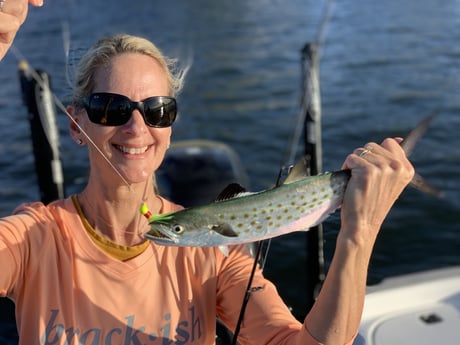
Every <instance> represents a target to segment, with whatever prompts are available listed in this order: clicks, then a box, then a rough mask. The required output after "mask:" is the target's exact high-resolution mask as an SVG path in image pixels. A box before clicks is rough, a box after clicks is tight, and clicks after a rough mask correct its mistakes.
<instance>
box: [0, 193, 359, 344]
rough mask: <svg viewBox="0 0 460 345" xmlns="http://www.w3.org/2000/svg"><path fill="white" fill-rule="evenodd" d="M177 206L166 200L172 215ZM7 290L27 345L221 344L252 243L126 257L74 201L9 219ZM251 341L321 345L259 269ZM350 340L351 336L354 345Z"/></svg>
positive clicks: (246, 331)
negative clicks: (98, 235) (98, 240)
mask: <svg viewBox="0 0 460 345" xmlns="http://www.w3.org/2000/svg"><path fill="white" fill-rule="evenodd" d="M177 208H178V206H176V205H174V204H172V203H170V202H167V201H165V203H164V208H163V211H164V212H170V211H173V210H176V209H177ZM0 262H1V267H2V268H1V271H0V296H7V297H9V298H10V299H12V300H13V301H14V302H15V304H16V320H17V327H18V332H19V336H20V344H21V345H24V344H27V345H34V344H47V345H48V344H49V345H54V344H79V345H110V344H117V345H119V344H123V345H131V344H133V345H136V344H152V345H155V344H161V345H166V344H168V345H170V344H177V345H179V344H182V345H188V344H200V345H204V344H214V343H215V327H216V315H218V316H219V318H220V319H221V320H222V321H223V322H224V323H225V324H226V325H227V326H228V327H229V328H230V329H234V327H235V324H236V320H237V318H238V315H239V311H240V308H241V303H242V300H243V295H244V291H245V289H246V286H247V283H248V278H249V275H250V271H251V268H252V264H253V259H252V258H251V256H250V255H249V254H248V252H247V250H246V247H244V246H235V247H232V248H231V250H230V253H229V255H228V256H227V257H226V256H224V255H223V254H222V253H221V252H220V251H219V249H217V248H200V247H197V248H189V247H164V246H159V245H156V244H154V243H152V244H151V245H150V246H149V247H148V248H147V249H146V250H145V251H144V252H142V253H141V254H140V255H138V256H136V257H134V258H132V259H130V260H127V261H120V260H117V259H115V258H113V257H111V256H109V255H107V254H106V253H105V252H103V251H102V250H101V249H99V248H98V247H97V246H96V245H95V244H94V242H93V241H92V239H91V238H90V237H89V235H88V233H87V232H86V230H85V228H84V226H83V224H82V221H81V219H80V217H79V215H78V213H77V211H76V209H75V207H74V205H73V203H72V200H71V199H70V198H68V199H64V200H59V201H56V202H54V203H51V204H49V205H47V206H45V205H43V204H42V203H32V204H25V205H22V206H21V207H19V208H18V209H17V210H16V211H15V214H14V215H12V216H9V217H5V218H3V219H1V220H0ZM253 286H257V287H261V289H258V291H256V292H253V293H252V295H251V297H250V301H249V304H248V308H247V310H246V314H245V318H244V322H243V325H242V328H241V332H240V338H239V342H240V343H242V344H257V345H261V344H307V345H310V344H311V345H313V344H315V345H318V344H320V343H318V342H317V341H316V340H315V339H313V337H312V336H311V335H310V334H309V332H308V331H307V328H306V327H305V326H304V325H302V323H300V322H298V321H297V320H296V319H295V318H294V317H293V316H292V315H291V313H290V312H289V310H288V308H287V307H286V306H285V304H284V303H283V301H282V300H281V298H280V297H279V295H278V293H277V291H276V289H275V287H274V285H273V284H272V283H271V282H269V281H268V280H266V279H265V278H264V277H263V275H262V273H261V272H260V271H257V273H256V276H255V279H254V283H253ZM350 344H351V343H350Z"/></svg>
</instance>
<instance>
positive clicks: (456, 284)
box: [354, 267, 460, 345]
mask: <svg viewBox="0 0 460 345" xmlns="http://www.w3.org/2000/svg"><path fill="white" fill-rule="evenodd" d="M399 344H404V345H434V344H442V345H458V344H460V267H451V268H443V269H436V270H432V271H427V272H421V273H414V274H407V275H403V276H399V277H393V278H388V279H385V280H384V281H383V282H382V283H380V284H378V285H375V286H371V287H369V288H368V291H367V295H366V300H365V304H364V312H363V317H362V321H361V326H360V328H359V335H358V337H357V338H356V340H355V342H354V345H399Z"/></svg>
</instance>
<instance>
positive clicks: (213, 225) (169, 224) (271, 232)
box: [141, 117, 437, 247]
mask: <svg viewBox="0 0 460 345" xmlns="http://www.w3.org/2000/svg"><path fill="white" fill-rule="evenodd" d="M430 121H431V117H428V118H426V119H425V120H423V121H422V122H420V124H419V125H417V127H416V128H415V129H414V130H412V131H411V133H409V135H408V136H407V138H406V139H405V140H404V141H403V142H402V144H401V146H402V148H403V149H404V151H405V153H406V155H410V153H411V152H412V149H413V148H414V146H415V143H416V142H417V141H418V140H419V139H420V138H421V136H422V135H423V134H424V133H425V131H426V129H427V127H428V125H429V122H430ZM305 164H306V163H305V160H304V159H302V160H300V161H299V162H298V163H297V164H296V165H295V166H294V168H293V169H292V170H291V172H290V173H289V175H288V177H287V178H286V180H285V181H284V183H283V184H282V185H280V186H279V187H275V188H272V189H269V190H265V191H261V192H256V193H248V192H246V191H244V189H243V188H242V187H240V186H239V185H236V184H232V185H230V186H229V187H227V188H226V189H225V190H224V191H223V192H222V193H221V194H220V195H219V197H218V198H217V200H216V201H215V202H214V203H211V204H209V205H205V206H198V207H192V208H188V209H184V210H181V211H177V212H173V213H168V214H160V215H151V214H150V213H149V212H148V210H147V208H146V207H145V205H144V206H143V207H142V208H141V213H143V214H144V215H145V216H146V217H147V218H148V219H149V225H150V231H149V232H148V233H147V234H146V235H145V236H146V238H148V239H149V240H152V241H154V242H156V243H157V244H161V245H168V246H192V247H209V246H226V245H232V244H239V243H248V242H254V241H260V240H264V239H268V238H272V237H276V236H280V235H283V234H287V233H291V232H294V231H307V230H308V229H309V228H311V227H313V226H315V225H318V224H319V223H321V222H322V221H324V220H325V219H326V218H327V217H328V216H329V215H330V214H332V213H334V212H335V211H336V210H337V209H338V208H339V207H340V206H341V204H342V200H343V196H344V193H345V189H346V187H347V184H348V181H349V179H350V175H351V172H350V170H340V171H335V172H326V173H323V174H320V175H317V176H306V172H307V169H306V165H305ZM413 184H414V186H415V187H417V188H420V189H422V190H424V191H426V192H430V193H435V194H436V193H437V192H436V190H434V189H430V188H431V187H429V186H427V185H426V184H424V182H423V181H422V180H421V178H420V177H417V178H416V179H414V180H413Z"/></svg>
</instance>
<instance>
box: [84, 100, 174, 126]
mask: <svg viewBox="0 0 460 345" xmlns="http://www.w3.org/2000/svg"><path fill="white" fill-rule="evenodd" d="M85 109H86V112H87V113H88V117H89V119H90V120H91V122H94V123H97V124H99V125H103V126H121V125H124V124H125V123H127V122H128V121H129V119H130V118H131V115H132V112H133V111H134V109H138V110H139V111H140V112H141V113H142V115H143V116H144V120H145V123H146V124H147V125H148V126H150V127H169V126H171V125H172V124H173V122H174V120H175V119H176V114H177V104H176V100H175V99H174V98H173V97H166V96H157V97H150V98H147V99H145V100H144V101H142V102H132V101H131V100H130V99H129V98H128V97H126V96H123V95H118V94H112V93H93V94H92V95H90V96H89V97H88V98H87V99H86V100H85Z"/></svg>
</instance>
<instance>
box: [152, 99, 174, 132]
mask: <svg viewBox="0 0 460 345" xmlns="http://www.w3.org/2000/svg"><path fill="white" fill-rule="evenodd" d="M144 114H145V115H144V118H145V121H146V123H147V125H149V126H150V127H169V126H171V125H172V124H173V122H174V120H175V119H176V114H177V104H176V100H175V99H174V98H172V97H163V96H159V97H151V98H147V99H146V100H144Z"/></svg>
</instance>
